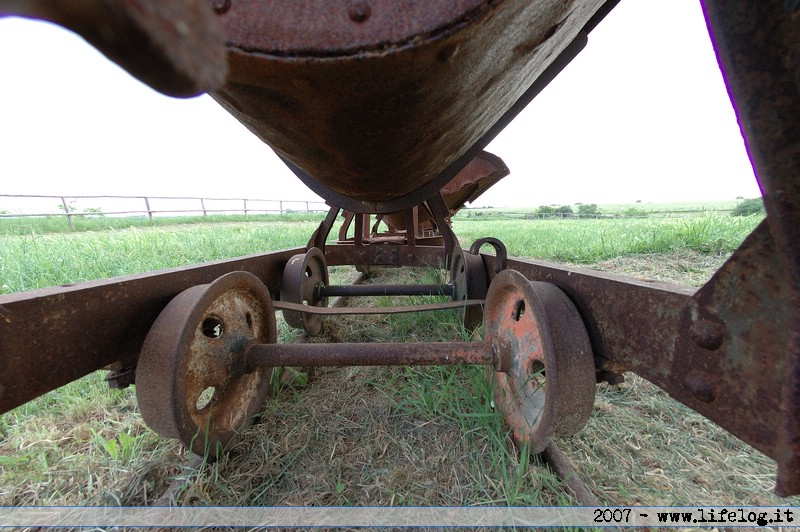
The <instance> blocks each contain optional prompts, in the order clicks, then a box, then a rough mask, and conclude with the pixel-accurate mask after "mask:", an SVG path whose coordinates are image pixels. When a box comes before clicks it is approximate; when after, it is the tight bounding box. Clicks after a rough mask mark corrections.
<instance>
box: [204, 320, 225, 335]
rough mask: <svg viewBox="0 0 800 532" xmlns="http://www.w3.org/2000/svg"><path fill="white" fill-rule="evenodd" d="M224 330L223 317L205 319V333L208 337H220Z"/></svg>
mask: <svg viewBox="0 0 800 532" xmlns="http://www.w3.org/2000/svg"><path fill="white" fill-rule="evenodd" d="M224 332H225V328H224V327H223V325H222V320H221V319H219V318H215V317H213V316H212V317H210V318H206V319H204V320H203V334H204V335H205V336H206V337H207V338H220V337H221V336H222V334H223V333H224Z"/></svg>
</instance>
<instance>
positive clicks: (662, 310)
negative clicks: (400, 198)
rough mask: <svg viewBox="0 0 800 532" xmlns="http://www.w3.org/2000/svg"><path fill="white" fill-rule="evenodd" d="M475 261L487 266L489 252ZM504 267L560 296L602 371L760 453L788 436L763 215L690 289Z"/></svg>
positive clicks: (779, 306)
mask: <svg viewBox="0 0 800 532" xmlns="http://www.w3.org/2000/svg"><path fill="white" fill-rule="evenodd" d="M483 258H484V260H485V261H486V262H487V264H488V265H489V266H490V268H489V271H490V272H491V271H492V268H491V266H493V265H494V262H495V258H494V257H492V256H489V255H484V256H483ZM508 267H509V268H511V269H513V270H517V271H519V272H521V273H523V274H524V275H525V276H526V277H528V278H529V279H532V280H537V281H546V282H549V283H553V284H555V285H556V286H558V287H559V288H560V289H561V290H563V291H564V292H565V293H566V294H567V295H568V296H569V298H570V299H571V300H572V301H573V302H574V304H575V305H576V307H577V308H578V310H579V312H580V314H581V316H582V317H583V321H584V323H585V324H586V327H587V329H588V331H589V337H590V339H591V343H592V348H593V351H594V354H595V358H596V361H597V366H598V368H599V369H600V370H601V371H610V372H612V373H614V374H616V373H619V372H621V371H624V370H629V371H632V372H634V373H636V374H638V375H640V376H642V377H644V378H645V379H647V380H649V381H651V382H653V383H654V384H656V385H658V386H659V387H661V388H663V389H664V390H665V391H667V392H668V393H669V394H670V395H671V396H672V397H674V398H675V399H677V400H678V401H680V402H681V403H684V404H686V405H688V406H690V407H692V408H693V409H695V410H696V411H697V412H699V413H700V414H702V415H704V416H706V417H707V418H709V419H711V420H712V421H714V422H715V423H717V424H719V425H720V426H721V427H723V428H725V429H726V430H728V431H730V432H731V433H732V434H734V435H735V436H737V437H739V438H741V439H742V440H744V441H745V442H747V443H749V444H750V445H752V446H753V447H755V448H756V449H758V450H760V451H762V452H764V453H765V454H767V455H768V456H770V457H772V458H775V459H778V458H779V457H780V456H781V452H782V443H781V442H783V441H785V440H786V439H787V438H790V437H791V435H792V434H791V433H789V432H788V431H787V428H786V425H785V423H784V421H785V419H784V415H785V414H784V412H785V408H786V407H787V405H786V399H785V398H784V396H783V394H782V393H781V392H780V389H781V388H780V386H777V387H776V383H782V384H783V385H785V383H786V381H787V376H788V380H792V379H793V377H792V376H793V375H794V374H793V373H792V372H791V371H792V370H791V366H790V364H791V360H792V356H793V352H792V350H791V349H788V350H787V349H784V347H785V346H787V345H790V346H791V344H790V338H791V336H792V334H794V330H793V329H792V325H791V323H792V320H793V319H795V315H796V312H797V307H793V306H792V304H791V298H790V288H789V286H788V284H787V282H786V280H787V277H788V276H787V275H786V272H784V271H783V270H782V268H781V265H780V262H779V260H778V255H777V253H776V251H775V246H774V243H773V241H772V236H771V234H770V230H769V226H768V225H767V222H763V223H762V224H761V225H760V226H759V227H758V228H756V230H755V231H754V232H753V233H752V234H751V235H750V236H749V237H748V238H747V239H746V240H745V241H744V242H743V243H742V245H741V246H740V248H739V249H738V250H737V251H736V252H735V253H734V254H733V256H732V257H731V258H730V259H729V260H728V261H727V262H726V263H725V264H724V265H723V266H722V268H720V270H719V271H718V272H717V273H716V274H715V275H714V276H713V277H712V279H711V280H710V281H709V282H708V283H707V284H706V285H705V286H704V287H703V288H702V289H700V290H697V291H696V290H694V289H690V288H685V287H680V286H677V285H671V284H667V283H658V282H647V281H636V280H634V279H631V278H627V277H622V276H617V275H611V274H607V273H602V272H593V271H590V270H586V269H581V268H574V267H566V266H563V265H555V264H551V263H546V262H542V261H519V260H514V259H509V260H508ZM601 377H602V374H601ZM745 413H747V414H745ZM783 493H784V494H786V491H783Z"/></svg>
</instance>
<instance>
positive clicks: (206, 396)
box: [136, 272, 277, 459]
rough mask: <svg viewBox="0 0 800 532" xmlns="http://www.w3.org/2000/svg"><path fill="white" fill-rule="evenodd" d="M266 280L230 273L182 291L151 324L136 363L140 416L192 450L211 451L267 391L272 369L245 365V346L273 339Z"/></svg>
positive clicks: (228, 439)
mask: <svg viewBox="0 0 800 532" xmlns="http://www.w3.org/2000/svg"><path fill="white" fill-rule="evenodd" d="M276 330H277V328H276V325H275V312H274V310H273V307H272V302H271V300H270V297H269V292H268V291H267V289H266V287H265V286H264V284H263V283H262V282H261V281H260V280H259V279H258V278H257V277H256V276H255V275H253V274H250V273H247V272H233V273H229V274H226V275H223V276H222V277H220V278H219V279H217V280H215V281H214V282H212V283H210V284H204V285H197V286H194V287H192V288H189V289H187V290H184V291H183V292H181V293H180V294H178V295H177V296H176V297H175V298H173V299H172V301H170V303H169V304H168V305H167V306H166V308H165V309H164V310H163V311H162V312H161V314H160V315H159V316H158V318H157V319H156V321H155V323H154V324H153V326H152V327H151V329H150V331H149V333H148V335H147V337H146V339H145V341H144V345H143V347H142V352H141V355H140V357H139V363H138V366H137V369H136V395H137V399H138V401H139V407H140V409H141V412H142V417H143V418H144V420H145V422H146V423H147V424H148V425H149V426H150V427H151V428H152V429H153V430H155V431H156V432H158V433H159V434H161V435H162V436H166V437H176V438H178V439H180V441H181V442H182V443H183V444H184V445H186V447H188V448H189V449H190V450H191V451H192V452H194V453H195V454H198V455H200V456H206V457H208V458H209V459H215V458H217V457H218V456H219V455H220V454H221V453H223V452H224V451H225V450H226V449H228V448H230V446H231V445H232V444H233V443H234V442H235V439H236V435H237V434H238V433H240V432H241V431H242V430H244V429H245V428H247V427H248V426H249V425H250V423H251V422H252V419H253V416H254V415H255V414H256V412H257V411H258V409H259V408H260V407H261V405H262V404H263V402H264V399H265V397H266V396H267V394H268V393H269V392H270V385H271V382H272V375H273V370H272V369H271V368H256V369H254V370H253V371H249V372H248V370H247V368H244V367H243V366H244V361H243V360H242V359H241V356H239V355H235V353H242V352H243V347H244V346H245V345H246V344H248V343H250V342H253V341H255V342H259V343H275V341H276Z"/></svg>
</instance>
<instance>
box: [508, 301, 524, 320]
mask: <svg viewBox="0 0 800 532" xmlns="http://www.w3.org/2000/svg"><path fill="white" fill-rule="evenodd" d="M524 314H525V301H523V300H522V299H520V300H519V301H517V302H516V303H515V304H514V313H513V314H512V315H511V317H512V318H514V321H519V320H520V319H521V318H522V316H523V315H524Z"/></svg>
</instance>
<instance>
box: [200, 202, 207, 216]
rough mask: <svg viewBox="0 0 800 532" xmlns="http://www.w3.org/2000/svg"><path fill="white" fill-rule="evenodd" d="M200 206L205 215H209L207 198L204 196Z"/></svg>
mask: <svg viewBox="0 0 800 532" xmlns="http://www.w3.org/2000/svg"><path fill="white" fill-rule="evenodd" d="M200 208H201V209H203V216H208V213H207V212H206V200H205V199H203V198H200Z"/></svg>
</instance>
